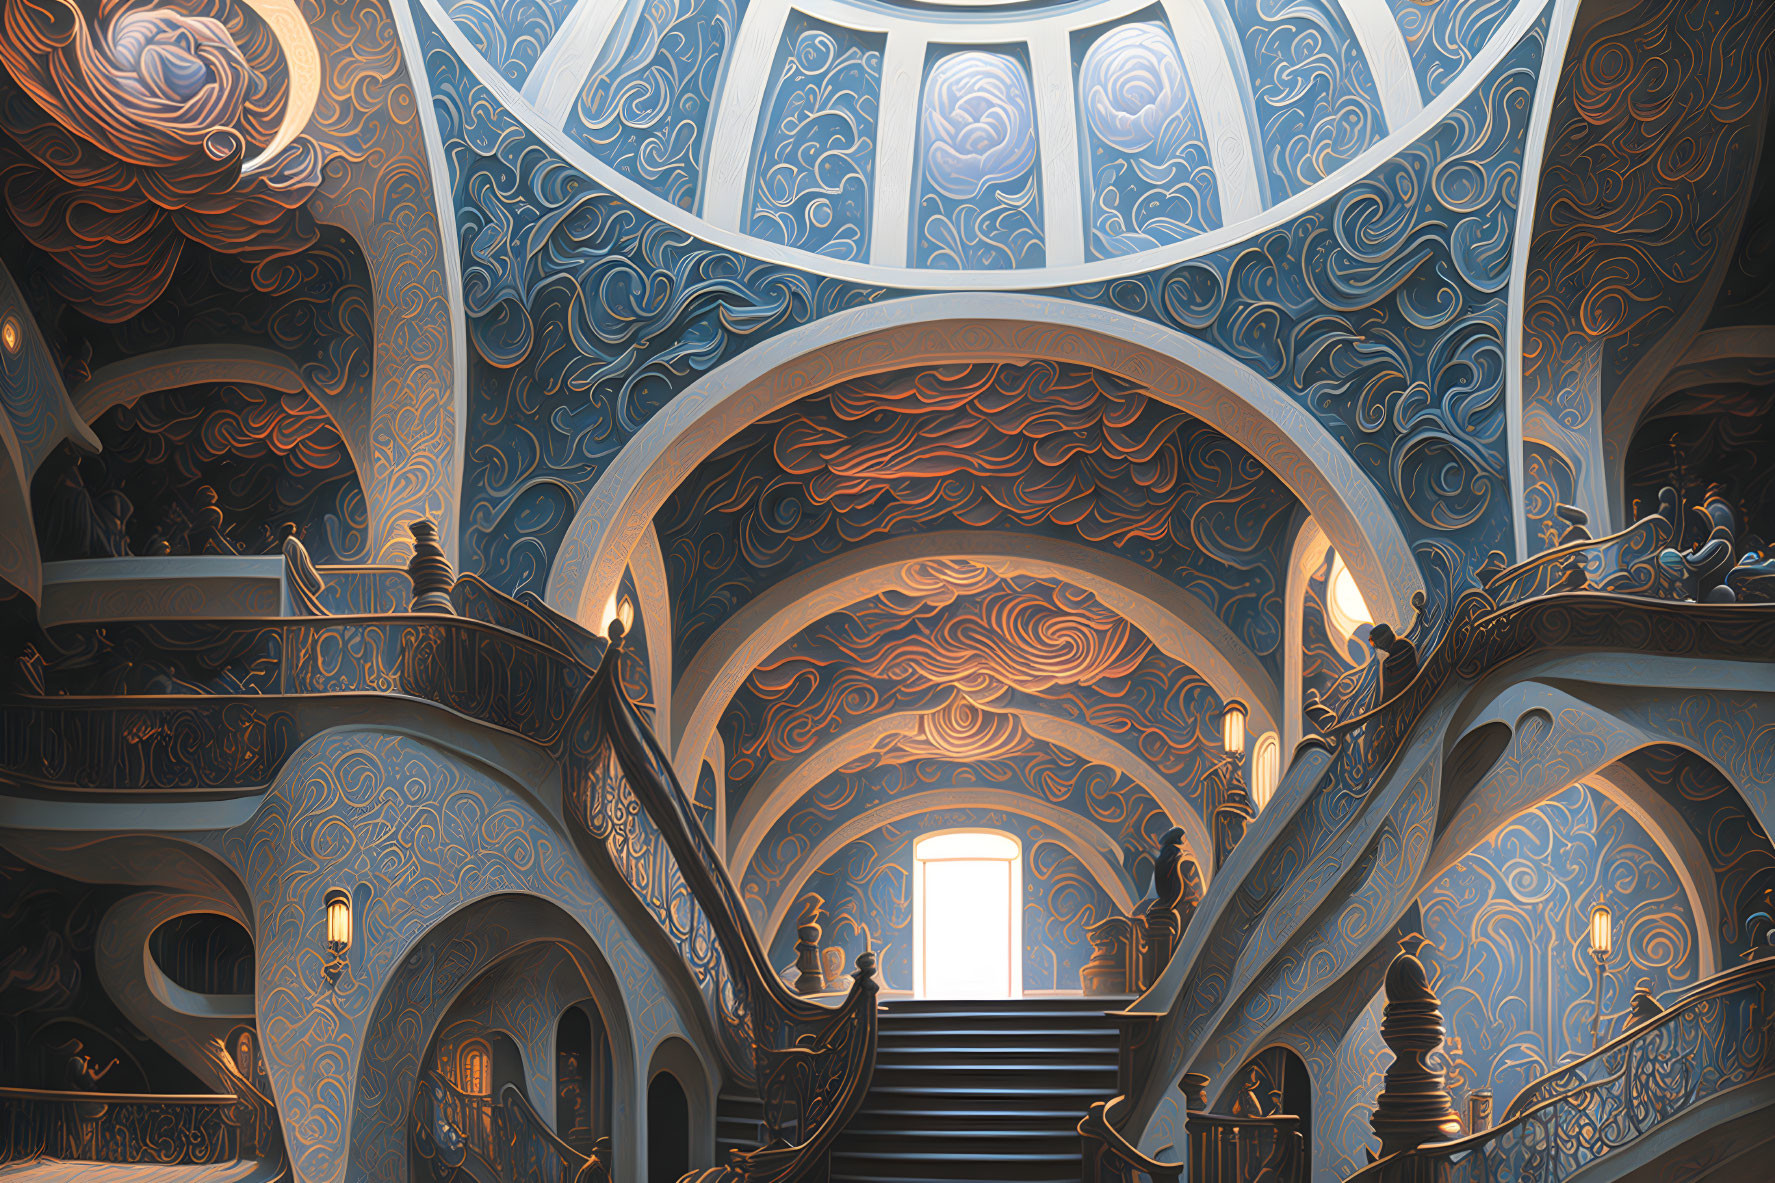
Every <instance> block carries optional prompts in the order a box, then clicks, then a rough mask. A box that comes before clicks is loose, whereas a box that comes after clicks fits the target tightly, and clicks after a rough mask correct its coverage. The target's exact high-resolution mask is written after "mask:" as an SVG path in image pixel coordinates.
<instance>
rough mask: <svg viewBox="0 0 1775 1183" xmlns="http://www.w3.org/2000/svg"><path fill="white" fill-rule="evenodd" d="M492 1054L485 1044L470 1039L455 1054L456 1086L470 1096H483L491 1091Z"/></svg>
mask: <svg viewBox="0 0 1775 1183" xmlns="http://www.w3.org/2000/svg"><path fill="white" fill-rule="evenodd" d="M492 1059H493V1058H492V1056H491V1055H490V1054H489V1053H488V1051H487V1045H486V1044H484V1043H482V1042H481V1041H480V1040H478V1039H471V1040H469V1041H468V1042H467V1043H465V1044H463V1045H462V1050H461V1051H460V1052H458V1053H457V1054H456V1087H457V1088H459V1089H461V1090H462V1091H463V1092H465V1093H467V1094H468V1095H469V1096H471V1097H485V1096H486V1095H487V1094H489V1093H491V1092H492V1091H493V1079H492V1076H493V1073H492Z"/></svg>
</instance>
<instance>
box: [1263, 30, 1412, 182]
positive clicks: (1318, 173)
mask: <svg viewBox="0 0 1775 1183" xmlns="http://www.w3.org/2000/svg"><path fill="white" fill-rule="evenodd" d="M1232 12H1233V21H1234V23H1235V24H1237V25H1238V26H1239V28H1240V30H1241V40H1242V42H1243V44H1244V50H1245V63H1246V66H1247V67H1248V68H1249V69H1250V71H1251V90H1252V97H1253V99H1254V100H1255V102H1256V104H1257V119H1258V123H1259V125H1260V128H1261V132H1262V136H1263V145H1264V163H1265V164H1266V165H1267V166H1268V168H1269V176H1270V184H1271V186H1272V193H1271V197H1272V198H1273V199H1274V200H1277V201H1280V200H1282V199H1283V198H1285V197H1292V196H1293V195H1294V194H1296V193H1299V192H1300V191H1301V190H1302V189H1305V188H1306V187H1307V186H1309V185H1311V184H1313V183H1314V182H1316V181H1320V180H1323V179H1324V178H1326V177H1328V176H1330V175H1331V174H1332V173H1334V172H1336V171H1337V170H1338V169H1339V168H1342V167H1343V166H1344V165H1346V164H1348V163H1349V162H1350V161H1352V160H1354V159H1355V158H1356V157H1357V156H1359V155H1361V154H1362V152H1363V150H1364V149H1366V148H1367V147H1368V146H1369V145H1370V144H1373V143H1374V142H1375V141H1377V140H1379V139H1380V138H1381V137H1382V136H1384V135H1386V133H1387V127H1386V118H1385V116H1384V115H1383V114H1382V113H1381V102H1380V92H1379V91H1378V90H1377V89H1376V87H1375V83H1374V76H1373V74H1372V73H1371V72H1370V71H1369V68H1368V59H1367V58H1366V57H1365V56H1364V55H1363V52H1362V46H1361V44H1360V43H1359V42H1358V41H1357V40H1356V37H1355V35H1354V34H1353V33H1352V32H1351V31H1350V26H1349V23H1348V22H1347V21H1346V20H1345V19H1344V14H1343V10H1342V8H1340V7H1339V6H1338V5H1337V4H1336V3H1334V2H1332V0H1234V3H1233V5H1232Z"/></svg>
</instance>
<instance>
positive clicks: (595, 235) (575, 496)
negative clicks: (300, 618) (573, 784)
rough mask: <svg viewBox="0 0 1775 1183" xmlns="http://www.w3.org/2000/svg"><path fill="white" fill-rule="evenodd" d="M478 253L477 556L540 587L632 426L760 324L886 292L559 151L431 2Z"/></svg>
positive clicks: (473, 267)
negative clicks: (521, 117) (779, 260)
mask: <svg viewBox="0 0 1775 1183" xmlns="http://www.w3.org/2000/svg"><path fill="white" fill-rule="evenodd" d="M423 17H424V14H423V12H420V13H418V14H417V15H416V19H417V20H418V21H419V23H420V32H421V39H422V43H423V44H424V46H425V52H426V55H427V57H426V64H427V67H428V68H429V70H430V72H431V76H432V94H433V98H434V104H435V109H436V112H437V120H438V132H439V137H440V139H441V140H442V142H443V144H444V152H445V156H446V158H447V160H448V162H449V165H450V176H451V184H452V186H453V188H454V190H455V198H456V206H457V215H456V217H457V222H456V224H457V231H458V236H459V237H458V241H459V243H460V245H461V249H462V253H463V276H462V287H463V305H464V308H465V310H466V312H467V315H468V331H469V339H470V342H471V344H472V345H473V347H474V348H473V350H472V351H471V355H470V361H469V384H468V385H469V389H471V390H473V391H474V392H475V395H474V410H473V413H471V414H470V415H469V416H468V417H467V422H466V424H465V426H464V433H465V436H466V442H465V471H464V477H463V502H462V515H463V516H462V522H463V527H464V532H463V540H462V549H461V553H462V556H463V559H462V565H463V568H464V569H465V570H469V571H477V572H479V573H481V574H482V575H483V577H485V578H486V579H487V581H488V582H489V583H492V584H494V586H496V587H498V588H500V589H501V590H502V591H506V592H512V593H515V592H517V591H519V590H521V589H523V588H526V587H528V588H530V589H532V590H540V586H541V581H542V579H543V578H544V577H545V576H546V574H547V571H548V565H549V562H550V561H551V560H552V558H553V555H554V551H555V548H556V547H557V546H558V545H559V542H560V539H561V537H562V536H563V535H564V534H565V532H566V529H567V525H568V523H569V521H570V520H571V518H572V512H573V509H574V507H575V506H576V505H577V504H578V501H579V498H580V497H582V496H583V495H584V493H585V492H586V490H587V489H589V488H590V487H591V485H592V483H593V482H594V481H595V480H596V479H597V477H598V474H599V473H600V472H601V471H602V470H603V467H604V465H606V464H607V463H608V462H609V461H610V460H611V459H612V458H613V457H614V456H615V455H616V454H617V452H618V451H620V450H621V448H622V445H623V444H624V443H625V442H626V441H627V440H628V438H629V436H631V435H633V434H634V432H635V431H637V430H638V429H639V428H640V426H641V424H643V423H644V422H646V421H647V419H648V418H650V417H651V416H652V415H653V413H654V412H655V411H657V410H659V408H660V407H662V406H664V405H665V404H666V402H667V401H669V400H670V399H671V397H672V396H673V395H674V394H676V393H677V392H678V391H679V390H681V389H682V388H683V386H684V384H685V383H686V382H688V381H689V380H690V379H691V378H693V377H695V376H696V375H697V374H700V373H703V372H705V371H707V370H709V369H712V368H713V367H715V366H716V365H719V364H720V363H721V362H723V361H726V360H727V359H728V358H730V357H732V356H734V355H735V354H737V353H739V352H741V351H742V350H743V349H745V348H746V347H747V346H748V345H749V344H750V343H751V342H752V341H753V340H756V339H760V338H763V337H766V336H769V335H771V334H773V333H776V332H779V331H781V330H783V329H785V328H790V327H792V326H794V325H797V324H803V323H806V322H808V321H811V320H817V319H818V318H819V317H821V316H825V315H828V314H830V313H832V312H836V311H838V310H840V309H842V308H845V307H849V306H851V305H853V304H858V303H863V302H866V301H868V300H870V299H872V298H874V297H875V296H876V295H879V294H880V293H879V292H878V291H877V290H875V289H868V288H862V287H859V286H856V285H853V284H846V283H842V282H839V281H836V280H828V279H820V278H818V277H815V276H810V275H806V274H804V273H802V272H799V271H794V270H791V269H789V268H786V267H780V266H776V265H773V264H766V263H758V262H755V261H753V260H750V259H747V258H744V257H743V256H738V255H734V254H731V253H729V252H727V251H723V250H719V249H716V248H714V247H710V246H707V245H705V244H703V243H702V242H700V241H698V240H697V239H696V238H694V237H692V236H691V235H689V234H686V233H684V232H682V231H679V230H675V229H673V228H671V227H669V226H666V225H664V224H662V223H660V222H656V221H654V220H652V219H650V218H648V217H646V216H645V215H643V214H641V213H639V212H638V211H637V210H635V209H634V207H632V206H630V205H629V204H627V203H626V202H624V201H622V200H621V199H619V198H617V197H615V196H613V195H611V194H610V193H608V192H606V191H605V190H604V189H602V188H601V187H600V186H598V185H597V184H596V183H594V182H593V181H592V180H591V179H590V178H588V177H586V176H585V174H583V173H581V172H579V171H578V170H576V169H573V168H570V167H568V166H567V165H565V164H564V163H562V162H561V161H560V160H559V158H557V157H555V156H554V155H553V154H552V153H550V152H548V151H546V150H545V149H544V148H543V147H542V145H541V144H540V143H539V142H538V141H537V140H536V139H535V138H534V137H533V136H532V135H531V134H530V133H529V132H527V131H526V130H525V129H524V128H523V127H522V126H521V125H520V124H519V123H518V121H517V120H516V119H515V118H514V117H513V116H512V115H511V114H510V113H509V112H508V111H506V110H505V109H504V107H503V106H502V105H501V104H500V103H499V102H498V101H497V100H496V99H495V98H494V97H493V96H492V95H491V94H490V93H488V91H487V90H486V88H485V87H483V86H482V85H481V84H480V83H479V82H478V81H477V80H476V79H475V78H474V76H473V75H472V74H470V73H468V72H467V71H466V70H465V69H463V67H462V64H461V62H460V61H458V60H457V58H456V56H455V55H454V53H452V52H451V50H450V49H449V47H448V45H447V44H446V43H445V42H444V41H443V39H442V38H441V37H439V36H438V35H437V33H436V31H435V30H434V29H432V28H431V26H429V25H428V24H427V23H426V22H425V21H424V19H423Z"/></svg>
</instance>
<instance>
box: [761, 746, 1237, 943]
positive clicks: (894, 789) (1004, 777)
mask: <svg viewBox="0 0 1775 1183" xmlns="http://www.w3.org/2000/svg"><path fill="white" fill-rule="evenodd" d="M994 731H995V732H997V733H999V734H1002V735H1003V736H1004V737H1005V738H1006V743H1005V744H1004V747H1003V749H1001V750H997V751H993V752H990V753H985V754H982V755H980V756H978V757H976V758H975V759H972V760H967V761H965V762H964V761H958V760H954V759H945V758H942V757H941V756H925V757H923V758H914V756H913V754H912V750H913V749H915V747H916V737H913V742H911V743H900V744H895V745H892V747H890V749H889V750H888V751H886V752H881V753H873V754H871V755H870V756H868V757H865V758H864V759H862V760H859V761H857V762H855V763H854V764H853V765H852V766H851V767H849V768H847V769H845V770H844V771H842V772H840V773H837V774H836V775H834V776H831V777H828V778H826V779H825V780H824V781H822V782H820V784H819V785H818V786H817V787H815V788H814V789H813V790H812V791H811V792H809V793H807V794H806V795H805V796H803V797H802V798H801V800H800V801H798V802H797V803H796V805H795V806H794V807H793V808H792V809H790V810H789V812H787V813H786V814H785V815H784V816H783V817H782V818H781V819H780V820H779V821H778V822H777V823H776V824H775V825H773V826H772V827H771V829H770V832H769V834H768V835H766V837H765V839H764V841H763V842H762V843H761V844H760V846H759V848H758V853H757V855H755V856H754V857H753V859H752V861H751V862H750V863H749V864H748V865H747V867H746V874H745V879H744V881H743V882H742V883H741V885H740V887H741V891H742V892H743V893H744V895H745V898H746V904H747V907H748V908H749V909H751V911H752V917H753V919H754V920H755V921H756V922H757V923H759V924H760V925H764V924H765V923H766V921H767V919H768V918H769V917H770V916H771V915H772V912H773V910H774V909H775V908H777V907H778V906H779V905H780V903H781V901H782V899H783V892H784V891H785V890H786V889H787V885H788V883H789V882H790V881H791V879H792V878H793V877H798V876H799V875H802V874H805V873H806V872H807V871H808V870H809V867H808V859H809V857H810V856H811V855H812V854H813V853H814V850H815V848H816V847H819V846H820V845H821V844H822V843H823V842H825V841H827V839H828V838H830V836H831V835H832V834H834V833H835V832H836V831H837V830H838V829H839V828H840V827H841V826H843V825H844V824H845V823H846V822H847V821H849V820H850V819H853V818H856V817H860V816H862V815H863V814H865V813H867V812H869V811H870V810H872V809H876V808H879V807H881V806H883V805H887V804H889V803H891V802H894V801H898V800H903V799H905V798H907V797H911V796H913V795H915V794H924V793H931V792H944V791H947V792H951V793H953V794H954V796H955V797H956V799H958V800H960V799H965V798H966V796H967V794H968V792H969V791H970V790H974V791H978V790H980V789H994V790H1009V791H1011V792H1015V793H1019V794H1023V795H1027V796H1028V797H1029V798H1030V800H1031V801H1032V802H1041V803H1046V804H1051V805H1057V806H1060V807H1061V808H1063V809H1066V810H1069V811H1071V812H1073V813H1075V814H1077V815H1078V816H1079V817H1080V818H1081V819H1083V820H1085V821H1088V822H1090V823H1092V824H1094V825H1096V826H1097V827H1099V828H1101V829H1102V830H1103V831H1104V832H1105V833H1106V834H1107V835H1108V836H1109V837H1110V838H1111V839H1112V840H1114V841H1115V842H1116V843H1117V845H1118V846H1119V847H1120V858H1121V865H1122V869H1123V870H1124V871H1125V872H1126V873H1127V876H1128V878H1129V880H1130V881H1131V883H1132V884H1133V886H1134V889H1135V890H1134V892H1133V893H1132V894H1135V895H1138V894H1139V893H1140V892H1142V891H1144V890H1145V887H1146V885H1147V884H1149V883H1151V881H1152V867H1153V858H1154V856H1155V855H1156V854H1157V853H1158V849H1159V842H1160V840H1161V839H1162V838H1163V837H1164V835H1165V832H1166V831H1167V830H1169V829H1170V828H1171V825H1172V822H1171V819H1170V818H1169V817H1168V816H1167V815H1166V813H1165V811H1164V809H1163V808H1162V807H1161V806H1160V805H1159V803H1158V802H1157V801H1155V800H1153V798H1152V795H1151V794H1150V793H1148V792H1146V791H1145V790H1144V789H1142V788H1141V787H1140V786H1139V785H1137V784H1135V783H1134V782H1132V781H1131V780H1129V779H1128V778H1127V777H1126V776H1124V775H1123V774H1121V773H1119V772H1116V771H1115V770H1113V769H1109V768H1105V767H1103V766H1102V765H1099V764H1092V763H1091V762H1089V761H1087V760H1084V759H1081V758H1080V757H1079V756H1077V755H1075V754H1074V753H1072V752H1068V751H1066V750H1065V749H1064V748H1061V747H1058V746H1056V745H1054V744H1050V743H1044V742H1042V741H1039V740H1034V739H1031V738H1030V737H1029V735H1028V734H1027V733H1026V732H1024V731H1023V729H1022V728H1021V727H1019V726H1017V725H1016V724H1015V722H1011V723H1010V724H1009V725H1008V726H1002V727H999V728H994ZM1189 787H1190V789H1192V790H1195V789H1197V788H1198V785H1197V784H1195V783H1192V784H1191V785H1190V786H1189ZM1191 803H1192V804H1193V805H1195V806H1196V808H1197V809H1198V811H1199V812H1202V813H1203V815H1204V816H1206V812H1207V811H1206V810H1204V809H1203V807H1202V803H1201V802H1200V801H1199V800H1198V799H1196V797H1195V795H1194V794H1193V793H1192V797H1191ZM1190 853H1191V854H1192V855H1194V856H1195V857H1205V856H1206V852H1190ZM908 865H910V864H908ZM765 935H766V937H767V938H769V937H774V936H775V935H776V934H773V933H770V932H766V933H765ZM791 943H793V942H792V941H791Z"/></svg>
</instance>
